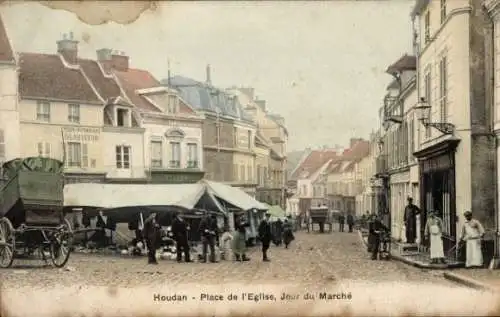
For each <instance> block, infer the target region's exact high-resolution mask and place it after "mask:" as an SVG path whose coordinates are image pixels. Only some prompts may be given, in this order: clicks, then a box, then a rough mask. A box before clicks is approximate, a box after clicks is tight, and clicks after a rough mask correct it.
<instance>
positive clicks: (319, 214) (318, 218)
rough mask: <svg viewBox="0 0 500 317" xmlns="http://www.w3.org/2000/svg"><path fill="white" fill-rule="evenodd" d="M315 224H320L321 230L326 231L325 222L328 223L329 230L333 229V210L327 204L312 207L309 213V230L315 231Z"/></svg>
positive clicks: (321, 231)
mask: <svg viewBox="0 0 500 317" xmlns="http://www.w3.org/2000/svg"><path fill="white" fill-rule="evenodd" d="M314 224H318V226H319V232H320V233H324V232H325V224H328V231H329V232H332V230H333V211H331V210H329V209H328V207H327V206H319V207H311V208H310V209H309V211H308V213H307V232H311V231H314Z"/></svg>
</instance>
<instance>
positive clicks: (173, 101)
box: [167, 95, 179, 113]
mask: <svg viewBox="0 0 500 317" xmlns="http://www.w3.org/2000/svg"><path fill="white" fill-rule="evenodd" d="M167 106H168V108H167V111H168V113H177V112H178V108H179V98H177V96H176V95H168V105H167Z"/></svg>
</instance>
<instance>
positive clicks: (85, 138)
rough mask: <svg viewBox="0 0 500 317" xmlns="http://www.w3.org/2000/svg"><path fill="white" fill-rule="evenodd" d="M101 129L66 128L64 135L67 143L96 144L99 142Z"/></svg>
mask: <svg viewBox="0 0 500 317" xmlns="http://www.w3.org/2000/svg"><path fill="white" fill-rule="evenodd" d="M100 134H101V129H99V128H83V127H82V128H80V127H64V128H63V135H64V141H65V142H83V143H95V142H98V141H99V136H100Z"/></svg>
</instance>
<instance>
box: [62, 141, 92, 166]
mask: <svg viewBox="0 0 500 317" xmlns="http://www.w3.org/2000/svg"><path fill="white" fill-rule="evenodd" d="M88 161H89V157H88V146H87V144H85V143H79V142H68V143H67V144H66V165H67V166H68V167H88Z"/></svg>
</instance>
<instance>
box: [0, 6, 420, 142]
mask: <svg viewBox="0 0 500 317" xmlns="http://www.w3.org/2000/svg"><path fill="white" fill-rule="evenodd" d="M412 5H413V1H411V0H392V1H380V2H379V1H345V2H344V1H330V2H307V3H306V2H277V1H275V2H260V3H248V2H247V3H241V2H240V3H238V2H219V3H217V2H211V3H201V2H178V3H166V2H160V5H159V7H158V8H157V10H156V11H154V12H151V11H148V12H145V13H144V14H143V15H142V16H141V17H140V18H139V19H138V20H137V21H135V22H134V23H132V24H129V25H117V24H114V23H110V24H105V25H101V26H90V25H86V24H85V23H83V22H81V21H80V20H79V19H77V17H76V15H75V14H73V13H70V12H67V11H61V10H53V9H49V8H46V7H44V6H42V5H40V4H37V3H34V2H31V3H21V4H16V5H13V6H8V7H2V9H1V14H2V16H3V19H4V23H5V24H6V27H7V31H8V33H9V36H10V38H11V41H12V43H13V45H14V48H15V49H16V50H17V51H31V52H44V53H54V52H56V41H57V40H59V39H60V38H61V37H62V33H67V32H70V31H72V32H73V33H74V35H75V37H76V38H78V39H83V38H85V39H86V41H83V40H82V41H81V43H80V46H79V50H80V55H81V56H83V57H87V58H95V50H96V49H99V48H103V47H107V48H112V49H116V50H120V51H124V52H125V53H126V54H128V55H129V56H130V61H131V67H134V68H143V69H147V70H149V71H151V72H152V73H153V74H154V75H155V76H156V77H158V79H162V78H165V77H166V75H167V60H168V59H170V60H171V68H172V73H173V74H174V75H177V74H178V75H183V76H187V77H191V78H194V79H197V80H204V79H205V66H206V64H211V65H212V82H213V83H214V84H215V85H216V86H219V87H222V88H224V87H229V86H233V85H237V86H252V87H254V88H255V89H256V91H257V95H258V96H259V97H260V98H262V99H266V100H267V102H268V108H269V109H270V110H271V111H272V112H276V113H279V114H281V115H283V116H284V117H285V120H286V125H287V127H288V129H289V132H290V140H289V149H290V150H296V149H302V148H305V147H317V146H322V145H331V146H333V145H335V144H341V145H347V142H348V139H349V138H350V137H352V136H359V137H368V135H369V133H370V131H371V130H372V129H374V128H376V127H377V125H378V124H377V123H378V118H377V110H378V108H379V107H380V106H381V104H382V97H383V95H384V89H385V87H386V86H387V84H388V83H389V81H390V76H389V75H386V74H385V73H384V70H385V68H386V67H387V66H388V65H389V64H390V63H392V62H394V61H396V60H397V59H398V58H399V57H400V56H401V55H403V54H404V53H405V52H411V21H410V17H409V13H410V10H411V7H412Z"/></svg>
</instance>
